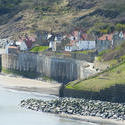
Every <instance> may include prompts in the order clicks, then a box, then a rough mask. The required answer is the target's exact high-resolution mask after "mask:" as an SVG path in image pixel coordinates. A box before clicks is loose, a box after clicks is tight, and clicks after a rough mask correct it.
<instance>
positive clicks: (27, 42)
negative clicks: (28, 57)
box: [25, 38, 32, 49]
mask: <svg viewBox="0 0 125 125" xmlns="http://www.w3.org/2000/svg"><path fill="white" fill-rule="evenodd" d="M25 43H26V45H27V48H29V49H30V48H31V47H32V41H31V40H30V39H29V38H26V39H25Z"/></svg>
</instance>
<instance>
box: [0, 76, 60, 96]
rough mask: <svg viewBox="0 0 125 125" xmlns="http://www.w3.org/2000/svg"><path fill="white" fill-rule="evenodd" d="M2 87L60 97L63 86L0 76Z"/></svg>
mask: <svg viewBox="0 0 125 125" xmlns="http://www.w3.org/2000/svg"><path fill="white" fill-rule="evenodd" d="M0 86H2V87H4V88H9V89H16V90H20V91H30V92H38V93H41V94H50V95H58V94H59V88H60V86H61V84H58V83H49V82H43V81H39V80H33V79H28V78H21V77H11V76H7V75H0Z"/></svg>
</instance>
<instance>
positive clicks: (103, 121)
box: [60, 113, 125, 125]
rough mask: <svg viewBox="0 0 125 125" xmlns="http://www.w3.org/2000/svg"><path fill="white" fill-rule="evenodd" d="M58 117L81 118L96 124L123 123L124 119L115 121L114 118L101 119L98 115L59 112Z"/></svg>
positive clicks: (113, 124)
mask: <svg viewBox="0 0 125 125" xmlns="http://www.w3.org/2000/svg"><path fill="white" fill-rule="evenodd" d="M60 117H65V118H70V119H74V120H81V121H85V122H91V123H97V124H98V125H125V121H117V120H114V119H102V118H100V117H92V116H79V115H68V114H65V113H63V114H60Z"/></svg>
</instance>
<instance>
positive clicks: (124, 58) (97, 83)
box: [66, 42, 125, 92]
mask: <svg viewBox="0 0 125 125" xmlns="http://www.w3.org/2000/svg"><path fill="white" fill-rule="evenodd" d="M98 58H99V61H101V62H100V64H101V63H106V64H109V66H110V68H109V69H106V70H105V71H103V72H102V73H99V74H97V75H96V76H93V77H90V78H88V79H87V80H83V81H73V82H70V83H69V84H67V86H66V88H68V89H75V90H83V91H91V92H99V91H101V90H105V89H107V88H110V87H112V86H115V85H117V84H120V85H125V77H124V76H125V42H123V43H122V44H121V45H120V46H118V47H116V48H114V49H109V50H105V51H103V52H100V53H99V57H98Z"/></svg>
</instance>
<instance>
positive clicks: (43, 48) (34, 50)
mask: <svg viewBox="0 0 125 125" xmlns="http://www.w3.org/2000/svg"><path fill="white" fill-rule="evenodd" d="M48 48H49V47H48V46H36V47H34V48H32V49H31V50H30V52H43V51H45V50H47V49H48Z"/></svg>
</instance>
